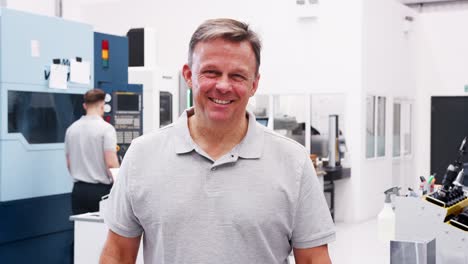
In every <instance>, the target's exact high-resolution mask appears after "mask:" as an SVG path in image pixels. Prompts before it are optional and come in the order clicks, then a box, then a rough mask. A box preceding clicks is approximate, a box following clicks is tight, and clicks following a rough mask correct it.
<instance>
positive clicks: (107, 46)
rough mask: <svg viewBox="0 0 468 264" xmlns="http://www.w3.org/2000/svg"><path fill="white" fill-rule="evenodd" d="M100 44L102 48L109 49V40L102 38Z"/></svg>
mask: <svg viewBox="0 0 468 264" xmlns="http://www.w3.org/2000/svg"><path fill="white" fill-rule="evenodd" d="M101 45H102V49H103V50H108V49H109V41H108V40H107V39H104V40H103V41H102V42H101Z"/></svg>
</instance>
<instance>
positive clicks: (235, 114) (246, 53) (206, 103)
mask: <svg viewBox="0 0 468 264" xmlns="http://www.w3.org/2000/svg"><path fill="white" fill-rule="evenodd" d="M183 73H184V77H185V79H186V81H187V83H188V85H189V86H190V87H191V88H192V92H193V96H194V104H195V115H201V116H200V120H202V122H205V124H206V125H209V123H211V122H217V123H226V122H242V120H243V118H245V109H246V107H247V103H248V101H249V98H250V96H252V95H254V94H255V91H256V90H257V86H258V80H259V77H260V76H259V75H257V74H256V60H255V54H254V52H253V50H252V47H251V46H250V43H249V42H247V41H244V42H240V43H237V42H230V41H226V40H223V39H215V40H212V41H206V42H200V43H198V44H197V45H196V46H195V49H194V51H193V56H192V67H191V68H190V67H189V66H188V65H185V66H184V69H183Z"/></svg>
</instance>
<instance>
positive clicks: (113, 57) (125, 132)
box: [94, 33, 143, 162]
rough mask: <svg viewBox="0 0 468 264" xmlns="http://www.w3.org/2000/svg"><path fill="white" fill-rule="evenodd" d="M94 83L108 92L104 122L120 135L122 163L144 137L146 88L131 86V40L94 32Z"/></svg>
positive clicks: (118, 136)
mask: <svg viewBox="0 0 468 264" xmlns="http://www.w3.org/2000/svg"><path fill="white" fill-rule="evenodd" d="M94 58H95V59H94V82H95V87H96V88H101V89H103V90H104V91H105V92H106V105H105V107H104V111H105V113H104V120H106V121H107V122H109V123H111V124H112V125H113V126H114V127H115V130H116V132H117V145H118V151H117V154H118V157H119V161H120V162H121V161H122V159H123V157H124V155H125V153H126V152H127V149H128V147H129V146H130V143H131V142H132V140H133V139H134V138H136V137H138V136H140V135H141V134H143V86H142V85H139V84H128V58H129V56H128V39H127V37H121V36H115V35H109V34H103V33H94Z"/></svg>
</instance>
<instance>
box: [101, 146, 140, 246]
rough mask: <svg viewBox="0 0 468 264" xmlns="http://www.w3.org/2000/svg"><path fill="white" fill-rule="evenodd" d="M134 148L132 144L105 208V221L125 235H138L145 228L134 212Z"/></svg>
mask: <svg viewBox="0 0 468 264" xmlns="http://www.w3.org/2000/svg"><path fill="white" fill-rule="evenodd" d="M133 149H134V148H132V146H130V148H129V149H128V151H127V153H126V155H125V159H124V161H123V163H122V166H121V167H120V170H119V174H118V176H117V179H116V181H115V183H114V186H113V187H112V190H111V192H110V195H109V198H108V199H107V201H106V204H105V209H104V222H105V223H106V225H107V226H108V227H109V229H110V230H112V231H113V232H115V233H117V234H118V235H121V236H124V237H137V236H139V235H141V234H142V233H143V228H142V226H141V224H140V221H139V220H138V218H137V216H136V215H135V214H134V205H133V203H132V196H131V194H132V190H131V179H132V177H134V176H135V175H134V173H133V172H134V171H135V169H134V162H133V157H134V150H133Z"/></svg>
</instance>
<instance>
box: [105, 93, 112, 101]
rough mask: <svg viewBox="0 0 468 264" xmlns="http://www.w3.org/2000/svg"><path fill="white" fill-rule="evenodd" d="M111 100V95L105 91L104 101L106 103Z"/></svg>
mask: <svg viewBox="0 0 468 264" xmlns="http://www.w3.org/2000/svg"><path fill="white" fill-rule="evenodd" d="M111 100H112V95H110V94H108V93H106V96H105V97H104V102H106V103H108V102H110V101H111Z"/></svg>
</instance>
